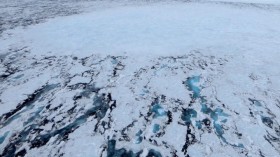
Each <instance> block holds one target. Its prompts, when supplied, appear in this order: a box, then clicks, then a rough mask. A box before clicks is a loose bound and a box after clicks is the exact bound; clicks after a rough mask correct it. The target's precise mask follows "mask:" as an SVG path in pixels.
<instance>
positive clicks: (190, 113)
mask: <svg viewBox="0 0 280 157" xmlns="http://www.w3.org/2000/svg"><path fill="white" fill-rule="evenodd" d="M195 117H197V112H196V111H195V110H194V109H185V110H184V111H183V113H182V116H181V118H182V120H183V121H185V123H186V124H191V118H195Z"/></svg>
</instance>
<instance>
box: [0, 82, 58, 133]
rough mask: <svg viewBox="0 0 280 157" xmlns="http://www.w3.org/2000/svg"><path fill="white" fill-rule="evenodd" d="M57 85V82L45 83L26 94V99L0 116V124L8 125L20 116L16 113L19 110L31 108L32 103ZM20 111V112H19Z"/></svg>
mask: <svg viewBox="0 0 280 157" xmlns="http://www.w3.org/2000/svg"><path fill="white" fill-rule="evenodd" d="M57 86H59V84H51V85H45V86H43V87H41V88H40V89H37V90H35V92H34V93H32V94H31V95H28V97H27V99H25V100H24V101H23V102H22V103H20V104H19V105H18V106H17V107H16V109H13V110H12V111H10V112H8V113H5V114H3V115H2V116H1V117H0V126H1V128H2V127H5V126H6V125H9V124H10V123H11V122H12V121H14V120H15V119H17V118H19V117H20V114H16V113H18V112H19V111H20V110H22V109H23V108H24V107H25V108H27V110H29V109H32V108H33V106H32V105H33V103H34V102H36V101H37V100H39V99H40V98H41V97H42V95H43V94H45V93H47V92H49V91H50V90H53V89H54V88H56V87H57ZM25 111H26V110H25ZM21 113H22V112H21Z"/></svg>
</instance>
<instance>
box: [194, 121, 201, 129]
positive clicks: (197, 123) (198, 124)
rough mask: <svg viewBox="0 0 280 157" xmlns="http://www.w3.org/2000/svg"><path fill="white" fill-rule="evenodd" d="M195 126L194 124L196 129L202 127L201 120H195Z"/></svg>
mask: <svg viewBox="0 0 280 157" xmlns="http://www.w3.org/2000/svg"><path fill="white" fill-rule="evenodd" d="M195 126H196V127H197V128H198V129H202V122H201V121H196V122H195Z"/></svg>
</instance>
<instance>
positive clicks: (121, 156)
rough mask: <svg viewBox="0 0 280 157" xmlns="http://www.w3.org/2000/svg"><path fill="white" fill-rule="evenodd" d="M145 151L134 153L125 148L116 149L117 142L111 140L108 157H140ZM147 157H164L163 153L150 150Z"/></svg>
mask: <svg viewBox="0 0 280 157" xmlns="http://www.w3.org/2000/svg"><path fill="white" fill-rule="evenodd" d="M142 153H143V150H141V151H139V152H136V153H135V152H133V151H131V150H127V149H125V148H121V149H116V140H109V141H108V146H107V157H140V156H141V154H142ZM146 157H162V155H161V153H160V152H158V151H155V150H154V149H150V150H149V152H148V154H147V156H146Z"/></svg>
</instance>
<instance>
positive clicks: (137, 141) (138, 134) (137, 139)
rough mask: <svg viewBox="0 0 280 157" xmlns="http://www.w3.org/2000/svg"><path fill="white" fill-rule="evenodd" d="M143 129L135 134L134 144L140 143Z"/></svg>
mask: <svg viewBox="0 0 280 157" xmlns="http://www.w3.org/2000/svg"><path fill="white" fill-rule="evenodd" d="M142 134H143V131H142V130H139V131H138V132H137V133H136V134H135V136H136V144H140V143H141V142H142V141H143V137H142Z"/></svg>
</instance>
